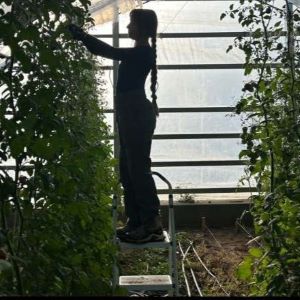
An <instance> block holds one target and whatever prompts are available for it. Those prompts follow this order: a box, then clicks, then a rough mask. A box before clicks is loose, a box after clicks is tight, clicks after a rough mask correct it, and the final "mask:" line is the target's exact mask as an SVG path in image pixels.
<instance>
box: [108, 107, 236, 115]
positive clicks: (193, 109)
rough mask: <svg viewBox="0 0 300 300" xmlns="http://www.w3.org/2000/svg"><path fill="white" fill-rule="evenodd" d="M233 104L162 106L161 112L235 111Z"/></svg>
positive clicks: (109, 110) (112, 110)
mask: <svg viewBox="0 0 300 300" xmlns="http://www.w3.org/2000/svg"><path fill="white" fill-rule="evenodd" d="M234 109H235V107H233V106H211V107H162V108H159V112H160V113H197V112H205V113H206V112H209V113H210V112H234ZM103 111H104V113H113V112H114V111H115V110H114V109H104V110H103Z"/></svg>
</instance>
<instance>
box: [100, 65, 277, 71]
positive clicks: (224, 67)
mask: <svg viewBox="0 0 300 300" xmlns="http://www.w3.org/2000/svg"><path fill="white" fill-rule="evenodd" d="M266 66H270V67H271V68H276V67H280V66H281V64H266ZM100 68H101V69H103V70H112V66H101V67H100ZM157 68H158V69H160V70H231V69H244V68H245V65H244V64H176V65H157Z"/></svg>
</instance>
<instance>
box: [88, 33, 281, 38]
mask: <svg viewBox="0 0 300 300" xmlns="http://www.w3.org/2000/svg"><path fill="white" fill-rule="evenodd" d="M269 34H270V36H272V35H274V36H278V33H274V34H272V32H269ZM286 35H287V32H286V31H283V32H281V33H280V36H286ZM92 36H94V37H96V38H107V39H108V38H111V39H112V38H113V35H112V34H108V33H106V34H92ZM250 36H251V32H247V31H229V32H228V31H227V32H226V31H225V32H222V31H221V32H169V33H158V34H157V38H159V39H165V38H169V39H170V38H171V39H174V38H232V37H250ZM118 37H119V38H120V39H128V38H129V36H128V34H127V33H120V34H119V35H118Z"/></svg>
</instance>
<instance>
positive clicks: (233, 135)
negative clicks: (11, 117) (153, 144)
mask: <svg viewBox="0 0 300 300" xmlns="http://www.w3.org/2000/svg"><path fill="white" fill-rule="evenodd" d="M240 137H241V134H240V133H199V134H188V133H187V134H155V135H153V139H155V140H181V139H239V138H240Z"/></svg>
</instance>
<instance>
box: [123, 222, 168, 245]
mask: <svg viewBox="0 0 300 300" xmlns="http://www.w3.org/2000/svg"><path fill="white" fill-rule="evenodd" d="M120 239H121V240H122V241H124V242H127V243H137V244H140V243H149V242H159V241H163V240H164V239H165V236H164V235H163V229H162V226H161V222H160V220H159V217H156V218H155V219H153V220H151V221H149V222H147V223H146V224H144V225H141V226H139V227H138V228H136V229H134V230H131V231H127V232H126V233H125V234H124V235H122V236H120Z"/></svg>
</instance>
